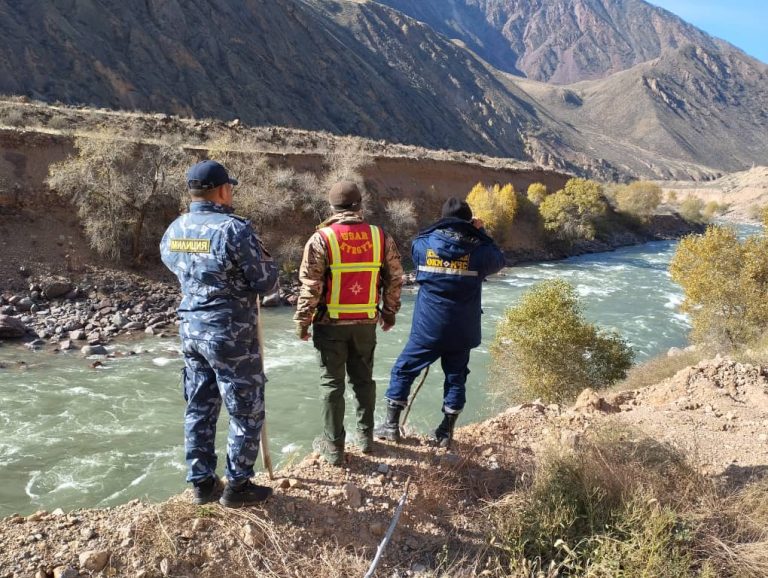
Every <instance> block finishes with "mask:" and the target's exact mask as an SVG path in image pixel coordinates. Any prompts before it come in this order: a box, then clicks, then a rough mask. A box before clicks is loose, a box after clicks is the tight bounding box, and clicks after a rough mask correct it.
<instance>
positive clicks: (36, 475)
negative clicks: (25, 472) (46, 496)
mask: <svg viewBox="0 0 768 578" xmlns="http://www.w3.org/2000/svg"><path fill="white" fill-rule="evenodd" d="M40 474H42V472H40V471H38V470H35V471H34V472H29V481H27V485H26V486H24V493H25V494H27V496H29V497H30V499H32V500H37V499H38V498H39V497H40V496H39V495H38V494H35V493H34V492H33V491H32V488H33V487H34V485H35V484H36V483H37V478H39V477H40Z"/></svg>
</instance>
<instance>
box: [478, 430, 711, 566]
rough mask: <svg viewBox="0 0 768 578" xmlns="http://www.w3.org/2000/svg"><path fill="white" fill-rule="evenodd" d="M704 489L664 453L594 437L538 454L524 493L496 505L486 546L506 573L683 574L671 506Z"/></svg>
mask: <svg viewBox="0 0 768 578" xmlns="http://www.w3.org/2000/svg"><path fill="white" fill-rule="evenodd" d="M704 486H705V482H704V481H703V480H702V479H701V478H700V477H699V476H698V475H697V474H696V473H695V472H694V470H693V469H692V468H691V467H690V466H688V465H687V463H686V461H685V459H684V458H683V456H682V455H681V454H680V453H679V452H677V451H676V450H674V449H673V448H671V447H670V446H667V445H664V444H661V443H659V442H656V441H654V440H652V439H649V438H640V439H636V437H635V435H633V434H631V433H630V432H618V433H607V432H601V433H600V434H598V435H597V436H595V437H592V438H588V439H586V440H584V441H583V442H582V443H581V445H580V446H579V448H578V449H577V451H575V452H573V453H567V452H555V451H552V452H551V453H550V454H548V455H546V456H545V457H544V458H543V460H542V461H541V462H540V464H539V467H538V469H537V471H536V474H535V476H534V480H533V483H532V484H531V485H530V486H529V487H528V488H525V489H523V490H520V491H517V492H515V493H513V494H511V495H510V496H508V497H507V498H506V499H505V500H502V501H500V502H499V503H497V504H496V505H495V508H494V510H495V512H494V513H495V515H494V516H493V520H494V526H493V530H492V534H493V538H492V541H493V542H495V543H496V544H498V546H499V547H500V548H501V549H502V550H503V551H504V554H505V561H506V563H507V565H508V569H509V570H510V571H511V572H512V573H513V574H515V573H518V572H519V571H520V569H521V568H523V567H525V566H527V567H528V568H529V569H533V570H534V571H535V572H540V571H545V570H547V569H549V568H553V567H554V568H557V569H558V570H559V573H556V574H553V575H555V576H560V575H565V576H602V577H605V578H608V577H611V578H620V577H626V578H636V577H639V576H647V577H649V578H650V577H654V578H655V577H661V576H670V577H671V576H675V577H678V576H680V577H682V576H688V575H689V574H688V572H689V571H690V570H691V569H692V566H693V564H692V557H691V555H690V553H689V552H688V551H687V550H688V546H689V545H690V544H691V541H692V535H691V533H690V528H688V527H686V525H685V522H684V521H683V520H682V519H681V518H680V517H679V516H678V514H677V513H676V511H675V506H676V505H677V503H678V501H679V500H681V499H686V498H688V497H691V498H693V497H694V496H695V493H696V491H698V490H700V489H701V488H702V487H704ZM531 567H532V568H531ZM531 575H536V574H531Z"/></svg>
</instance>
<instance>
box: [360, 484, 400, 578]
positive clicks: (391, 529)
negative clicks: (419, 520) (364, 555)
mask: <svg viewBox="0 0 768 578" xmlns="http://www.w3.org/2000/svg"><path fill="white" fill-rule="evenodd" d="M410 485H411V476H408V479H407V480H406V481H405V491H403V497H402V498H400V501H399V502H398V503H397V509H396V510H395V515H394V517H393V518H392V521H391V522H390V523H389V529H388V530H387V533H386V534H385V535H384V539H383V540H382V541H381V544H379V547H378V548H377V549H376V556H375V557H374V558H373V562H371V567H370V568H368V572H366V574H365V576H364V577H363V578H372V576H373V573H374V572H375V571H376V567H377V566H378V565H379V562H380V561H381V556H382V554H384V549H385V548H386V547H387V544H389V541H390V539H391V538H392V534H394V532H395V528H396V527H397V522H398V521H400V514H402V513H403V508H404V507H405V502H406V500H407V499H408V488H409V487H410Z"/></svg>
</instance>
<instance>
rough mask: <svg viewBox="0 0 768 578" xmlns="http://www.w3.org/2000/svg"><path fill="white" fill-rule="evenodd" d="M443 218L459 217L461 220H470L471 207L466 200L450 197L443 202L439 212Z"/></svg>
mask: <svg viewBox="0 0 768 578" xmlns="http://www.w3.org/2000/svg"><path fill="white" fill-rule="evenodd" d="M441 217H442V218H443V219H461V220H462V221H471V220H472V209H471V208H470V206H469V204H468V203H467V202H466V201H462V200H461V199H457V198H456V197H451V198H450V199H448V200H447V201H445V203H443V210H442V213H441Z"/></svg>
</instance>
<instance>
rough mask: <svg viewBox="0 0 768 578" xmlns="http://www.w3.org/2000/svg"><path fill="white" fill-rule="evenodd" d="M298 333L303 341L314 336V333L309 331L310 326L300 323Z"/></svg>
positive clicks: (297, 327)
mask: <svg viewBox="0 0 768 578" xmlns="http://www.w3.org/2000/svg"><path fill="white" fill-rule="evenodd" d="M296 335H297V336H298V338H299V339H301V340H302V341H309V338H310V337H312V334H311V333H310V332H309V327H307V326H306V325H301V324H300V323H297V324H296Z"/></svg>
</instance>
